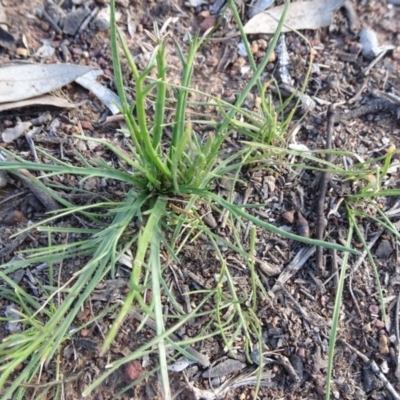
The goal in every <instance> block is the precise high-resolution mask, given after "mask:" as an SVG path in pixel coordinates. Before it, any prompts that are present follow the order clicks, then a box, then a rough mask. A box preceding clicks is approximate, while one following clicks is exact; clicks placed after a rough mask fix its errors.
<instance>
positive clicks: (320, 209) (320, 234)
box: [315, 104, 335, 269]
mask: <svg viewBox="0 0 400 400" xmlns="http://www.w3.org/2000/svg"><path fill="white" fill-rule="evenodd" d="M334 123H335V105H334V104H332V105H330V106H329V108H328V127H327V132H326V145H325V148H326V150H330V149H331V148H332V134H333V125H334ZM331 160H332V155H331V154H329V153H328V154H327V156H326V161H327V162H331ZM329 178H330V174H329V173H328V172H323V173H322V176H321V180H320V182H319V196H318V202H317V232H316V238H317V239H318V240H322V239H323V238H324V233H325V227H326V219H325V214H324V206H325V197H326V191H327V188H328V182H329ZM322 257H323V248H322V247H320V246H318V247H317V249H316V257H315V263H316V266H317V268H318V269H322V268H324V265H323V260H322Z"/></svg>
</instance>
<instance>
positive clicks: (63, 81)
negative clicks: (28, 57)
mask: <svg viewBox="0 0 400 400" xmlns="http://www.w3.org/2000/svg"><path fill="white" fill-rule="evenodd" d="M92 69H93V68H92V67H84V66H79V65H72V64H47V65H46V64H6V65H3V66H1V68H0V103H7V102H11V101H19V100H25V99H30V98H32V97H36V96H39V95H41V94H45V93H49V92H51V91H53V90H56V89H58V88H60V87H62V86H64V85H67V84H68V83H71V82H73V81H74V80H75V79H76V78H78V77H79V76H81V75H84V74H86V73H87V72H89V71H91V70H92Z"/></svg>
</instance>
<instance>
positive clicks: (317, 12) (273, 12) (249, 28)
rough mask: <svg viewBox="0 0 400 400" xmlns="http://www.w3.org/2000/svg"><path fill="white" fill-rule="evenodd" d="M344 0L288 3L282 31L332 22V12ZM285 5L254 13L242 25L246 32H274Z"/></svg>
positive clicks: (321, 25) (320, 25) (309, 27)
mask: <svg viewBox="0 0 400 400" xmlns="http://www.w3.org/2000/svg"><path fill="white" fill-rule="evenodd" d="M343 3H344V0H312V1H297V2H295V3H291V4H290V5H289V9H288V12H287V14H286V19H285V24H284V26H283V28H282V32H289V31H291V30H302V29H319V28H323V27H325V26H329V25H330V24H331V23H332V12H333V11H335V10H337V9H338V8H340V7H341V6H342V5H343ZM284 9H285V6H284V5H282V6H278V7H274V8H272V9H270V10H267V11H264V12H262V13H260V14H257V15H255V16H254V17H253V18H252V19H250V21H248V22H247V24H246V25H245V26H244V31H245V33H247V34H254V33H267V34H273V33H275V32H276V30H277V28H278V24H279V20H280V18H281V16H282V13H283V10H284Z"/></svg>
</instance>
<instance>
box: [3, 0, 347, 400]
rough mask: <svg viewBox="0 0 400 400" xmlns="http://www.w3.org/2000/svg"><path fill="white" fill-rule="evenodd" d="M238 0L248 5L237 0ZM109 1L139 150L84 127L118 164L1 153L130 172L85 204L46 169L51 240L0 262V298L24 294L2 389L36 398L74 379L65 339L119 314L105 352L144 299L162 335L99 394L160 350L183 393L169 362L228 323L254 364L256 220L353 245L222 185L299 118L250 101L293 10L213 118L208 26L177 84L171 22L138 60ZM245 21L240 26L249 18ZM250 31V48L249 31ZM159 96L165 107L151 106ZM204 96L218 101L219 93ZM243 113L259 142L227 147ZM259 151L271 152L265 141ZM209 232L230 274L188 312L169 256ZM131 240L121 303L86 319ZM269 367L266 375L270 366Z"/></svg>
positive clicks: (65, 171) (93, 174) (229, 337)
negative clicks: (206, 86) (176, 290)
mask: <svg viewBox="0 0 400 400" xmlns="http://www.w3.org/2000/svg"><path fill="white" fill-rule="evenodd" d="M229 4H230V7H231V8H232V11H233V13H234V15H235V16H236V17H237V11H236V9H235V5H234V3H233V1H230V2H229ZM111 10H112V13H111V15H112V18H111V46H112V58H113V66H114V74H115V83H116V87H117V89H118V95H119V98H120V108H121V113H122V115H123V116H124V119H125V123H126V129H125V130H123V134H124V135H125V136H126V137H127V138H128V142H129V144H128V147H129V152H127V151H126V150H125V151H122V150H121V149H120V148H119V147H117V146H114V145H113V144H111V143H110V142H109V141H107V140H105V139H95V138H88V137H83V136H78V138H79V139H81V140H88V141H94V142H97V143H98V144H100V145H103V146H104V147H106V148H107V149H108V150H109V151H111V152H112V153H113V154H114V155H115V156H116V157H118V158H119V159H120V161H121V162H120V163H119V167H118V168H115V167H114V166H111V165H110V164H109V163H107V162H106V161H105V160H103V159H92V160H86V159H85V158H84V157H83V156H80V161H81V165H82V166H74V165H71V164H69V163H66V162H64V161H61V160H59V159H57V158H55V157H53V156H52V155H50V154H48V153H46V152H44V151H40V153H41V155H42V157H43V158H46V159H47V162H46V163H35V162H29V161H26V160H24V159H23V158H21V157H18V156H16V155H13V154H11V153H8V152H7V151H6V150H5V149H3V152H2V154H3V156H4V155H6V156H7V157H6V160H4V157H3V161H1V162H0V169H3V170H4V169H7V170H8V171H12V172H13V173H14V174H16V175H18V174H20V173H21V172H20V171H21V169H25V170H31V171H37V172H39V171H40V173H41V178H42V180H43V178H47V182H50V181H51V177H52V176H63V175H64V176H71V175H76V176H77V177H79V179H80V183H82V182H83V181H85V180H87V179H90V178H101V179H105V180H108V181H112V180H114V181H120V182H124V183H125V186H126V187H127V188H129V190H128V191H127V193H126V195H125V196H124V198H123V200H122V201H121V200H119V201H112V200H110V199H107V198H99V201H97V202H92V203H91V204H89V205H83V206H76V205H74V204H72V203H71V202H69V201H67V200H65V198H64V197H62V196H60V195H59V194H57V188H54V186H53V187H50V185H49V184H44V183H43V181H39V182H40V183H38V185H40V189H41V190H42V191H44V192H45V193H47V195H49V196H51V197H52V198H53V199H54V200H56V201H57V202H59V204H60V205H62V210H61V211H60V210H58V211H57V212H55V213H52V214H51V215H50V217H49V218H47V219H46V220H45V221H41V222H40V223H38V224H35V225H32V226H30V227H29V228H28V229H31V230H33V229H37V230H38V231H40V232H45V233H47V237H48V243H47V245H46V246H42V247H39V248H36V249H34V250H29V251H27V250H26V251H22V252H20V253H18V255H16V256H15V257H14V258H13V259H12V260H11V261H9V262H7V263H6V264H4V265H2V266H1V267H2V268H1V270H0V278H1V279H2V282H3V283H2V285H1V289H0V290H1V297H2V298H3V299H6V300H8V301H9V302H10V303H12V304H14V305H15V312H16V313H17V315H18V318H19V319H18V323H19V324H21V329H20V330H19V331H17V332H15V333H13V334H10V335H9V336H8V337H6V338H5V339H4V340H3V341H2V343H1V344H0V374H1V375H0V388H1V390H2V398H4V399H6V398H7V399H8V398H11V397H12V398H15V399H24V398H26V397H25V396H26V394H27V390H30V391H34V393H36V395H38V393H44V392H48V391H53V392H52V393H53V394H52V396H54V398H58V396H59V394H60V391H61V387H62V384H63V383H65V382H66V381H68V380H65V379H66V378H67V377H65V376H64V377H63V372H64V371H63V346H64V345H65V344H66V343H68V342H70V341H71V340H72V339H73V337H74V335H76V334H77V333H78V332H80V331H81V329H83V328H84V327H86V326H90V325H91V324H94V323H96V324H99V326H100V325H101V323H102V319H103V318H105V317H106V316H107V318H110V317H109V316H110V315H113V321H112V325H111V327H110V329H109V330H108V332H107V333H106V336H105V340H104V343H103V347H102V354H104V353H106V352H107V351H108V349H109V348H110V346H112V344H113V341H114V340H115V337H116V335H117V333H118V332H119V329H120V327H121V324H122V323H123V322H124V319H125V318H126V316H127V315H128V313H130V312H131V311H132V310H134V311H135V312H136V313H139V314H140V315H141V318H142V320H143V321H144V322H143V324H145V322H146V321H147V320H150V319H151V320H153V321H154V322H155V331H156V332H155V335H154V338H153V339H152V340H149V341H148V342H147V343H145V344H144V345H142V346H141V347H140V348H138V349H137V350H136V351H134V352H132V353H131V354H129V355H127V356H125V357H123V358H120V359H116V360H115V359H113V360H111V362H110V364H109V365H108V367H107V369H106V370H105V371H103V373H102V374H101V375H100V376H99V377H97V380H95V381H94V382H92V383H91V385H90V386H88V387H86V388H85V392H84V394H85V395H88V394H89V393H90V392H91V391H92V390H93V389H94V388H95V387H97V386H98V385H99V384H100V383H101V382H102V381H104V379H106V377H107V376H109V375H110V374H112V373H113V372H114V371H116V370H117V369H118V368H120V367H121V366H123V365H124V364H126V363H128V362H129V361H132V360H135V359H140V358H141V357H143V356H144V355H147V354H151V353H158V360H159V361H158V363H157V366H156V368H155V369H153V370H152V371H151V373H155V372H157V371H158V372H159V376H160V380H161V383H162V385H161V386H162V390H163V392H164V396H165V397H164V398H171V393H170V389H169V376H168V372H167V371H168V369H167V365H168V363H169V362H170V361H171V360H173V359H174V358H177V357H178V356H179V355H184V356H185V357H188V358H189V359H190V358H193V354H192V353H190V352H188V350H187V348H188V346H189V345H192V346H193V345H194V346H195V345H196V343H201V342H202V341H204V340H205V339H207V338H210V337H212V336H215V335H217V336H219V337H220V338H221V339H222V340H223V342H224V344H225V349H226V351H230V350H231V347H232V344H233V343H234V342H235V339H236V338H238V337H242V338H243V339H244V343H245V345H244V346H245V347H244V349H245V352H246V355H247V357H248V360H249V362H251V358H250V356H249V354H250V351H251V350H252V348H253V347H254V346H256V347H258V348H259V349H260V352H261V351H262V348H261V343H262V342H261V324H260V322H259V320H258V318H257V316H256V313H255V310H256V307H257V293H259V292H261V293H263V294H264V295H265V296H267V293H266V290H265V288H264V287H263V285H262V284H261V280H260V279H259V277H258V276H257V272H256V269H255V268H254V264H255V261H256V258H255V256H254V255H255V252H256V249H255V242H256V240H255V239H256V235H257V231H256V229H257V230H258V231H260V230H267V231H270V232H272V233H274V234H277V235H281V236H283V237H286V238H289V239H293V240H298V241H300V242H303V243H306V244H307V245H317V246H325V247H330V248H334V249H337V250H342V251H348V250H350V249H349V248H347V247H343V246H340V245H338V244H335V243H325V242H320V241H316V240H312V239H310V238H307V237H302V236H297V235H295V234H293V233H290V232H286V231H284V230H281V229H279V228H277V227H275V226H274V225H271V224H269V223H267V222H265V221H263V220H261V219H259V218H257V217H255V216H254V215H253V214H252V213H251V210H250V209H248V208H247V209H246V207H243V206H239V205H237V204H234V202H233V201H232V198H233V196H231V197H230V198H228V199H226V198H223V197H222V196H220V195H218V194H216V193H215V191H214V190H213V188H214V185H213V183H215V181H216V180H217V179H220V178H224V177H227V176H229V179H231V180H232V187H234V186H235V183H236V181H237V180H238V177H239V176H240V173H241V170H242V167H243V166H245V165H246V164H248V163H249V162H250V161H248V160H250V159H251V162H252V163H255V162H257V153H256V152H255V151H254V143H256V141H257V139H259V140H260V142H264V143H265V138H266V137H268V141H269V143H272V142H273V140H274V138H275V137H276V136H277V135H282V134H283V133H284V132H283V129H282V126H287V124H288V121H284V122H282V123H281V124H277V120H276V114H274V115H272V114H273V113H274V109H273V107H271V104H268V105H267V104H263V107H262V108H260V114H255V113H252V112H250V111H248V110H247V111H245V110H243V109H242V108H241V106H242V104H243V102H244V100H245V99H246V97H247V95H248V94H249V92H250V90H252V89H253V88H259V89H260V92H262V91H263V86H262V84H261V81H260V75H261V73H262V71H263V70H264V68H265V66H266V64H267V62H268V60H269V58H270V56H271V53H272V51H273V49H274V47H275V45H276V42H277V39H278V36H279V33H280V30H281V26H282V22H281V23H280V24H279V29H278V31H277V32H276V34H275V35H274V37H273V39H272V40H271V44H270V47H269V49H268V51H267V52H266V54H265V57H264V59H263V60H262V62H261V63H260V65H259V67H258V68H255V64H254V61H253V60H251V65H252V67H253V69H254V71H253V75H252V78H251V79H250V81H249V83H248V84H247V86H246V87H245V89H244V90H243V92H241V93H239V95H238V98H237V101H236V103H235V104H234V105H231V104H228V103H225V102H223V101H221V100H218V99H213V98H211V96H209V98H210V102H208V104H212V107H214V109H215V108H217V110H219V112H218V116H217V115H216V116H215V120H211V115H212V113H211V112H210V113H209V114H208V115H207V117H208V118H206V119H204V120H191V119H190V118H189V116H188V113H187V110H188V108H189V106H190V107H194V106H195V104H191V102H190V101H189V94H190V92H191V90H192V89H190V84H191V78H192V74H193V65H194V61H195V55H196V52H197V51H198V49H199V47H200V46H201V44H202V42H203V41H204V40H207V38H206V36H204V37H201V38H200V37H198V36H194V37H190V39H189V42H188V44H187V50H186V56H185V55H184V50H183V49H182V48H181V46H179V44H177V43H175V46H176V48H177V51H178V53H179V56H180V60H181V63H182V79H181V84H180V86H176V85H175V86H174V85H170V84H169V83H168V81H167V72H168V65H167V63H166V57H165V54H166V47H167V44H168V42H169V41H170V42H171V39H169V38H168V35H167V34H166V31H167V29H168V24H166V25H164V26H163V28H162V29H160V30H159V29H158V28H157V26H155V27H154V33H153V34H152V35H150V36H151V38H152V39H153V41H154V50H153V52H152V57H151V59H150V61H149V63H148V66H147V67H146V68H145V69H144V70H143V71H140V70H139V69H138V67H137V65H136V63H135V60H134V57H133V56H132V55H131V52H130V51H129V49H128V47H127V44H126V42H125V40H124V35H123V33H121V32H120V31H119V30H118V28H117V26H116V21H115V0H112V1H111ZM282 20H283V18H282ZM237 22H238V23H239V24H240V20H239V19H237ZM243 39H244V40H245V44H246V46H247V48H248V49H249V44H248V42H247V40H246V38H245V36H244V37H243ZM248 53H249V54H250V51H249V52H248ZM121 60H124V62H125V64H126V65H128V66H129V71H130V73H131V75H132V79H133V85H130V86H131V87H132V86H133V89H134V94H133V101H128V96H127V93H126V87H128V86H129V85H126V86H125V84H126V83H127V82H126V81H125V79H128V77H124V76H123V74H122V68H121ZM167 93H174V95H175V98H173V99H172V98H171V96H167ZM150 104H151V105H152V108H153V111H152V112H151V113H150V112H149V105H150ZM201 106H203V107H207V104H201ZM166 107H168V108H169V109H171V107H173V109H174V112H175V115H174V119H173V122H172V124H171V123H167V121H166V118H165V110H166ZM241 116H245V117H246V119H247V120H248V121H251V122H253V125H250V124H247V125H243V127H245V128H246V126H249V127H250V126H251V127H252V128H251V130H249V136H248V138H251V140H252V141H253V146H247V145H243V146H242V147H241V148H240V150H235V151H234V152H230V153H229V152H227V151H225V150H224V145H225V143H226V139H227V138H228V137H229V136H230V135H231V134H232V133H233V132H235V131H236V128H237V123H238V122H237V121H239V120H240V119H241ZM233 121H236V123H233ZM201 124H207V125H208V126H209V127H213V129H212V131H210V129H208V130H207V131H208V132H209V133H208V134H207V135H206V136H205V135H200V134H199V133H197V132H196V130H197V131H198V129H196V127H200V126H201ZM285 124H286V125H285ZM266 128H268V132H267V135H266ZM167 130H168V133H169V134H168V135H167V134H166V131H167ZM245 133H246V129H242V130H241V135H243V134H245ZM250 155H251V157H250ZM260 157H263V158H265V153H263V154H261V155H260ZM202 205H205V206H207V208H208V209H209V210H211V211H212V212H213V213H214V214H220V213H221V212H222V210H223V211H224V212H225V213H226V214H225V220H226V221H227V223H228V224H229V226H230V229H231V231H232V234H231V237H219V236H218V234H217V233H216V232H215V230H213V229H210V227H209V226H208V225H207V224H206V223H205V222H204V219H203V217H202V216H201V215H200V213H199V208H201V206H202ZM71 215H73V216H79V221H86V222H87V223H86V222H82V226H80V227H75V226H74V227H61V226H60V225H57V224H58V223H59V222H60V221H63V220H65V219H66V218H67V217H69V216H71ZM132 221H140V227H139V228H138V229H137V230H132ZM249 223H250V226H252V228H251V229H250V235H249V238H250V240H249V243H248V244H246V241H244V239H243V237H244V236H243V235H244V233H243V232H244V229H241V228H242V227H244V226H245V224H249ZM134 225H135V224H134ZM136 226H137V224H136ZM20 233H21V232H20ZM60 233H63V234H65V235H66V236H67V237H70V238H74V240H72V239H71V240H70V241H67V242H66V243H64V244H58V243H57V244H56V243H54V240H53V239H52V238H53V235H54V234H60ZM199 236H201V238H202V240H203V241H204V240H206V241H207V242H208V243H209V244H210V245H211V246H212V248H213V249H214V252H215V254H216V255H217V259H218V262H219V265H220V270H219V278H218V280H217V281H216V284H215V287H213V288H211V289H205V288H204V289H203V290H198V291H196V295H197V296H199V297H200V298H201V299H202V300H201V301H200V302H199V304H197V307H196V308H194V309H193V310H192V311H191V312H190V313H185V312H184V310H183V308H182V306H181V304H180V302H179V300H178V299H175V298H174V294H173V293H172V292H171V291H170V290H169V287H168V285H167V284H166V282H165V280H164V277H163V271H164V269H165V267H166V266H168V263H171V262H172V263H175V265H177V266H178V267H179V257H180V254H182V253H183V252H184V250H185V245H186V244H187V243H188V242H189V241H192V243H195V240H196V238H198V237H199ZM221 244H222V245H223V246H226V247H227V248H229V249H230V250H231V251H234V252H236V253H237V255H238V256H239V257H241V259H242V260H243V264H244V265H245V266H246V268H247V274H248V277H249V282H250V283H249V285H250V286H251V288H252V291H251V293H252V294H251V296H250V299H251V301H250V303H248V301H247V300H248V299H244V300H246V302H244V301H243V299H242V298H240V296H239V295H238V294H237V293H236V290H235V287H234V284H233V280H232V276H231V273H230V268H229V265H228V263H227V260H226V258H225V257H224V254H223V251H222V250H221ZM350 251H352V250H350ZM129 252H131V253H132V254H133V260H132V263H131V267H132V272H131V275H130V282H129V291H128V293H127V294H126V297H125V298H124V299H123V300H122V301H121V302H120V303H115V304H112V305H111V306H110V307H108V308H105V309H104V311H103V312H102V313H101V314H100V315H96V316H94V317H93V318H92V319H91V320H90V321H89V322H86V323H84V324H79V323H78V322H77V321H76V315H77V313H78V312H79V310H81V308H82V307H83V306H84V304H85V302H86V301H87V300H88V299H89V298H90V295H91V294H92V293H93V291H94V289H95V288H96V286H97V285H98V284H99V283H100V282H101V281H102V280H103V279H105V278H107V277H109V276H111V277H112V276H114V275H115V271H116V267H117V264H118V262H119V260H120V259H121V257H122V256H123V255H126V254H127V253H129ZM162 254H163V256H161V255H162ZM73 260H78V264H79V265H80V267H79V269H77V270H76V271H75V272H74V273H73V275H72V277H71V278H70V279H69V280H68V281H67V282H64V283H63V284H60V282H59V281H58V280H59V279H60V278H59V274H60V273H61V272H60V270H61V268H62V266H63V265H65V264H66V263H70V262H72V261H73ZM35 265H42V266H45V269H46V268H47V271H48V282H47V283H46V285H42V284H40V283H39V286H40V288H41V290H42V294H43V296H41V297H40V299H39V298H37V297H35V296H33V295H32V294H31V293H30V292H29V290H28V289H27V288H24V287H21V286H19V285H18V284H17V283H15V282H14V281H13V279H12V278H11V276H12V274H13V273H14V272H15V271H17V270H19V269H24V268H28V267H31V266H35ZM57 276H58V278H56V277H57ZM148 290H151V293H152V296H151V300H150V301H149V300H148V299H147V297H145V296H144V293H145V292H146V291H148ZM43 298H45V300H43ZM210 301H211V302H214V304H215V305H216V307H215V308H213V309H212V310H209V308H208V311H205V310H204V309H203V306H204V304H205V303H206V302H210ZM164 302H168V305H169V307H170V308H171V307H172V308H173V309H172V310H171V311H170V313H169V314H168V315H164V314H163V303H164ZM245 303H246V305H245ZM228 308H230V310H231V312H230V316H229V318H228V319H223V318H222V317H221V316H222V314H224V313H225V312H226V311H227V310H228ZM206 314H209V318H208V321H209V322H208V323H207V324H206V325H205V326H204V327H202V328H201V329H200V330H199V332H198V335H197V336H195V337H194V338H191V340H190V341H182V342H176V341H174V340H172V339H171V334H173V333H174V332H176V331H177V330H178V329H179V328H180V327H182V326H183V325H184V324H185V323H186V322H187V321H189V320H196V318H198V317H204V316H205V315H206ZM3 320H4V318H3ZM107 321H108V320H107ZM143 324H142V325H143ZM142 325H141V328H142ZM166 326H168V328H167V327H166ZM195 347H196V346H195ZM171 349H173V350H174V351H171ZM194 361H198V360H194ZM44 368H45V369H46V370H47V371H48V370H49V369H51V368H53V370H52V371H53V375H54V382H55V384H54V383H53V384H51V385H43V386H41V385H36V386H35V382H37V383H40V377H41V374H42V371H43V369H44ZM259 371H260V374H261V369H260V370H259ZM260 374H259V375H258V376H259V382H260V379H261V375H260ZM145 376H146V375H145ZM72 378H74V377H72ZM72 378H71V379H72ZM75 379H78V376H76V377H75ZM141 379H143V377H142V378H141ZM57 383H59V384H57Z"/></svg>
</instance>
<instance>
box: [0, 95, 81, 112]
mask: <svg viewBox="0 0 400 400" xmlns="http://www.w3.org/2000/svg"><path fill="white" fill-rule="evenodd" d="M83 103H84V102H82V103H78V104H73V103H70V102H69V101H68V100H66V99H63V98H62V97H56V96H52V95H50V94H45V95H43V96H39V97H33V98H32V99H27V100H21V101H14V102H12V103H4V104H0V112H2V111H7V110H14V109H16V108H23V107H38V106H52V107H58V108H74V107H78V106H80V105H81V104H83Z"/></svg>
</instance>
